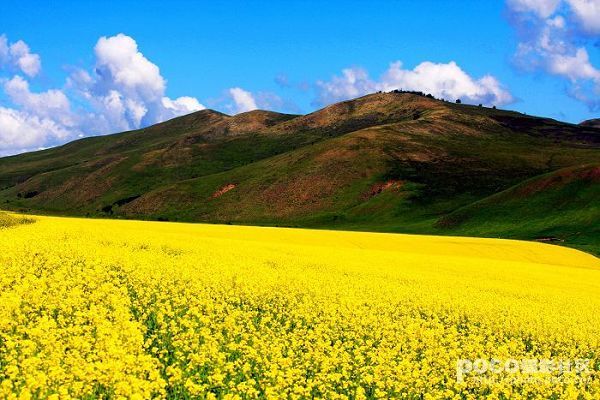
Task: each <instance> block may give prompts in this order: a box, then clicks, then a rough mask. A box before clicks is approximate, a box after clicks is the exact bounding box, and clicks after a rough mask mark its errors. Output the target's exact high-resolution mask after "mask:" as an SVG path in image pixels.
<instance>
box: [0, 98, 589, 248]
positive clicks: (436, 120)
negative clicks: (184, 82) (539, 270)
mask: <svg viewBox="0 0 600 400" xmlns="http://www.w3.org/2000/svg"><path fill="white" fill-rule="evenodd" d="M599 132H600V131H599V130H596V129H594V128H589V127H580V126H576V125H570V124H563V123H560V122H557V121H554V120H549V119H540V118H535V117H528V116H524V115H522V114H518V113H513V112H507V111H501V110H492V109H487V108H479V107H472V106H465V105H455V104H451V103H443V102H439V101H435V100H431V99H428V98H424V97H420V96H415V95H409V94H376V95H370V96H365V97H363V98H360V99H356V100H353V101H348V102H343V103H339V104H336V105H333V106H330V107H327V108H325V109H323V110H320V111H318V112H315V113H313V114H309V115H306V116H298V117H294V116H289V115H283V114H276V113H267V112H261V111H257V112H251V113H246V114H241V115H238V116H236V117H229V116H226V115H224V114H219V113H216V112H212V111H201V112H199V113H196V114H192V115H190V116H186V117H181V118H178V119H175V120H172V121H168V122H166V123H163V124H159V125H156V126H154V127H150V128H147V129H145V130H143V132H137V131H136V132H128V133H124V134H118V135H111V136H104V137H100V138H90V139H85V140H82V141H78V142H74V143H71V144H68V145H66V146H63V147H61V148H58V149H51V150H47V151H44V152H36V153H31V154H26V155H22V156H17V157H11V158H6V159H0V183H1V184H2V185H3V187H4V188H5V189H4V190H1V191H0V202H2V203H3V204H4V206H5V207H7V208H11V209H17V210H25V211H26V210H34V211H43V212H46V213H60V214H75V215H90V216H107V215H110V216H118V217H128V218H149V219H169V220H179V221H207V222H231V223H246V224H266V225H286V226H310V227H322V228H338V229H357V230H378V231H394V232H412V233H438V234H440V233H441V234H444V233H448V234H472V235H483V236H506V237H516V238H528V239H531V238H536V237H539V236H546V235H551V236H559V237H561V238H563V237H564V236H565V235H562V234H560V230H558V231H549V230H548V229H549V228H550V227H551V226H555V227H556V226H557V225H556V224H554V225H552V224H550V219H552V218H555V219H561V218H563V216H564V218H563V219H565V218H567V217H566V215H567V214H566V212H567V211H566V209H564V208H552V207H551V206H550V207H549V203H548V202H549V201H551V200H552V199H554V197H552V196H553V195H550V194H549V195H548V196H549V197H547V198H546V197H544V195H539V196H537V197H535V198H534V199H531V200H528V201H527V202H522V203H523V204H520V205H519V204H516V203H510V202H508V199H506V200H502V201H500V203H502V202H504V201H506V202H507V205H505V206H501V205H498V202H496V203H494V202H491V201H487V200H484V199H487V198H488V197H489V196H493V195H494V194H495V193H499V192H502V191H503V190H509V188H510V187H512V186H514V185H518V184H519V183H521V182H523V181H524V180H527V179H531V178H534V177H536V176H538V175H542V174H547V173H551V172H553V171H556V170H559V169H562V168H567V167H572V166H578V165H584V164H590V163H597V162H598V160H599V157H600V156H599V150H598V146H599V145H598V143H599V141H600V134H599ZM575 181H578V180H577V179H575ZM573 185H579V186H578V187H580V188H581V191H582V193H583V195H584V196H586V198H589V200H590V201H588V202H574V203H572V204H571V209H572V211H573V212H579V213H581V214H586V213H587V214H589V216H590V217H589V218H590V219H589V221H588V222H586V224H587V225H586V224H583V225H581V228H582V229H586V232H587V231H589V232H591V233H590V234H589V235H588V237H583V236H585V235H583V236H581V235H580V236H579V239H577V240H576V241H573V240H572V238H573V237H575V236H574V235H567V236H569V238H570V239H568V240H567V241H566V242H565V243H566V244H569V245H571V244H574V245H578V246H583V247H585V248H587V249H591V250H592V251H597V250H596V249H600V244H599V241H598V240H597V236H596V233H594V232H595V231H593V230H589V229H591V228H589V227H593V226H594V225H598V224H600V222H599V219H598V215H597V214H594V211H593V204H594V202H593V200H595V199H596V198H597V193H598V183H597V182H596V181H593V182H592V181H585V180H584V181H581V182H579V183H576V182H575V183H573ZM224 188H225V190H224ZM227 188H228V189H229V190H228V191H227ZM569 190H571V188H570V187H569V188H567V189H564V193H563V194H562V195H561V196H563V197H564V198H569V193H570V192H569ZM501 199H503V198H502V197H501ZM529 201H530V202H531V207H530V208H531V209H534V210H539V212H540V214H543V215H547V216H548V217H547V218H545V219H540V218H538V217H536V215H533V214H527V213H526V214H523V212H524V210H523V209H522V208H527V205H528V204H530V203H529ZM552 201H553V200H552ZM509 203H510V205H508V204H509ZM534 203H535V207H534V206H533V204H534ZM477 204H483V205H484V206H485V207H490V211H489V213H492V214H494V213H495V214H494V215H502V213H506V216H505V218H503V219H501V218H495V219H494V218H491V219H490V218H489V217H490V215H486V214H485V212H484V211H482V207H484V206H481V205H480V206H476V205H477ZM498 207H504V208H503V209H502V212H500V211H498V210H496V209H497V208H498ZM457 210H458V211H457ZM460 210H464V211H460ZM475 210H476V211H477V212H476V213H475ZM494 210H496V211H494ZM542 210H543V211H542ZM590 210H592V211H590ZM453 212H455V213H457V214H452V213H453ZM460 212H463V213H467V214H468V213H471V212H473V213H474V216H473V219H472V220H471V221H470V222H463V220H461V223H460V224H459V223H448V222H447V221H450V220H451V219H449V220H444V219H443V217H445V216H447V215H458V214H459V213H460ZM587 214H586V215H587ZM478 215H481V216H480V217H477V216H478ZM523 216H525V218H531V223H528V225H527V227H524V224H523ZM440 218H442V220H441V221H442V222H440ZM463 219H464V218H463ZM455 220H456V219H455ZM575 220H576V219H575ZM444 221H445V222H444ZM490 221H493V222H490ZM576 221H579V220H576ZM528 222H529V221H528ZM572 226H573V227H576V226H578V225H577V224H575V223H574V224H572ZM557 229H558V228H557ZM551 232H555V233H556V234H552V233H551ZM586 246H587V247H586Z"/></svg>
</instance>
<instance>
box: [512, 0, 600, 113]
mask: <svg viewBox="0 0 600 400" xmlns="http://www.w3.org/2000/svg"><path fill="white" fill-rule="evenodd" d="M507 5H508V8H509V11H510V12H511V22H512V23H513V25H514V26H515V28H516V29H517V32H518V33H519V38H520V41H519V43H518V46H517V51H516V53H515V61H516V64H517V65H518V66H519V67H521V68H523V69H525V70H543V71H546V72H547V73H549V74H552V75H555V76H558V77H562V78H565V79H566V80H567V82H568V83H569V85H570V86H569V88H568V90H567V93H568V94H569V95H571V96H572V97H574V98H575V99H577V100H579V101H582V102H584V103H586V104H587V105H588V107H590V109H596V108H598V107H600V99H599V98H598V97H599V96H598V93H599V92H600V69H599V68H597V67H596V66H594V65H593V63H592V62H591V60H590V57H589V53H588V50H587V48H586V46H592V45H593V44H594V42H595V41H596V40H597V39H598V37H597V34H600V0H553V1H551V2H550V1H545V0H508V1H507ZM595 35H596V36H595Z"/></svg>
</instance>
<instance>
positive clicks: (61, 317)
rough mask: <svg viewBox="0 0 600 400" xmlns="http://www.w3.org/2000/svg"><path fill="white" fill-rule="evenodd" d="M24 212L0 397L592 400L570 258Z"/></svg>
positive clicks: (489, 245) (583, 305)
mask: <svg viewBox="0 0 600 400" xmlns="http://www.w3.org/2000/svg"><path fill="white" fill-rule="evenodd" d="M34 219H35V220H36V221H35V222H34V223H32V224H26V225H20V226H16V227H10V228H5V229H0V268H1V273H0V398H3V399H4V398H6V399H42V398H49V399H70V398H86V399H91V398H118V399H121V398H123V399H125V398H132V399H147V398H171V399H187V398H206V399H217V398H218V399H221V398H222V399H253V398H274V399H280V398H286V399H288V398H289V399H301V398H329V399H346V398H353V399H365V398H406V399H478V398H490V399H535V398H543V399H546V398H567V399H597V398H600V381H599V379H600V377H599V376H598V370H599V369H600V294H599V293H600V261H599V260H598V259H597V258H595V257H593V256H590V255H588V254H585V253H582V252H578V251H575V250H571V249H566V248H561V247H557V246H551V245H544V244H538V243H529V242H518V241H507V240H493V239H474V238H452V237H433V236H410V235H392V234H375V233H356V232H355V233H351V232H332V231H313V230H294V229H279V228H259V227H237V226H218V225H193V224H176V223H157V222H136V221H108V220H84V219H73V218H51V217H35V218H34ZM475 360H480V361H479V362H477V361H475ZM481 360H483V361H481ZM493 360H499V361H500V362H501V364H500V365H501V367H500V368H495V369H494V368H492V365H493V364H494V362H493ZM507 360H517V361H518V362H519V363H521V362H524V361H522V360H537V369H536V370H535V371H531V370H528V369H525V368H524V367H523V365H521V366H517V367H516V368H513V367H510V368H509V367H508V366H506V365H505V363H507V362H509V361H507ZM544 360H545V361H544ZM577 360H579V361H577ZM548 362H550V363H554V364H553V365H555V364H556V363H562V364H561V365H563V366H564V365H565V364H569V363H571V362H572V364H569V368H566V367H565V368H556V367H555V368H547V369H546V370H544V369H542V368H541V365H542V364H544V363H548ZM576 362H577V363H583V364H584V367H585V368H575V367H574V365H575V364H576ZM488 364H489V365H488ZM580 367H581V365H580Z"/></svg>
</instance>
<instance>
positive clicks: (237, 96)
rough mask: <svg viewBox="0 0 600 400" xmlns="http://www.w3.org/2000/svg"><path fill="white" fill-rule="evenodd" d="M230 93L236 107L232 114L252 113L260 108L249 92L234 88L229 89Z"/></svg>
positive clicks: (233, 108)
mask: <svg viewBox="0 0 600 400" xmlns="http://www.w3.org/2000/svg"><path fill="white" fill-rule="evenodd" d="M228 93H229V96H231V99H232V100H233V103H234V106H233V107H232V109H231V112H233V113H234V114H237V113H242V112H246V111H252V110H256V109H257V108H258V106H257V105H256V100H255V99H254V96H253V95H252V93H250V92H248V91H247V90H244V89H242V88H239V87H234V88H231V89H229V91H228Z"/></svg>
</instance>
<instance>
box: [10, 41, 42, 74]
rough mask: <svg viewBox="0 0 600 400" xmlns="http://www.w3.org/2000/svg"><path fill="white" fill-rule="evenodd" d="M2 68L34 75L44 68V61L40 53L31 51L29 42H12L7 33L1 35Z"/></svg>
mask: <svg viewBox="0 0 600 400" xmlns="http://www.w3.org/2000/svg"><path fill="white" fill-rule="evenodd" d="M0 68H9V69H11V70H16V71H20V72H22V73H24V74H25V75H27V76H29V77H34V76H36V75H37V74H38V73H39V72H40V70H41V69H42V62H41V59H40V56H39V55H37V54H35V53H31V51H30V49H29V46H28V45H27V43H25V42H23V41H22V40H19V41H17V42H15V43H12V44H10V43H9V42H8V38H7V37H6V35H0Z"/></svg>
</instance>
